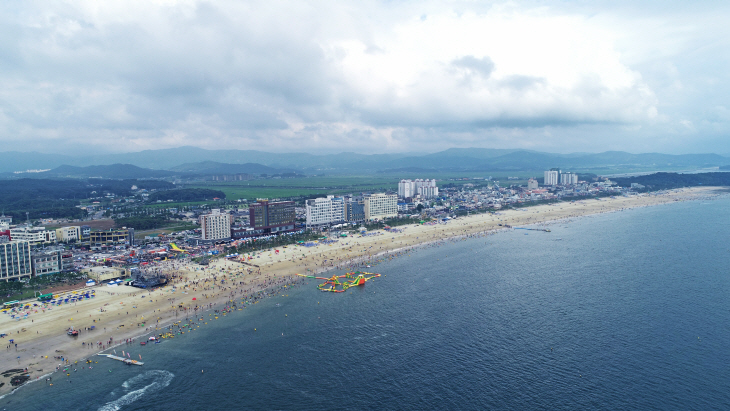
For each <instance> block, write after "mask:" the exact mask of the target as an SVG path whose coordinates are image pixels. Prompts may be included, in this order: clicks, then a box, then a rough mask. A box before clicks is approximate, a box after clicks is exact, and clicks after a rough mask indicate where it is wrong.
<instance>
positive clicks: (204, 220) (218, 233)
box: [199, 208, 233, 240]
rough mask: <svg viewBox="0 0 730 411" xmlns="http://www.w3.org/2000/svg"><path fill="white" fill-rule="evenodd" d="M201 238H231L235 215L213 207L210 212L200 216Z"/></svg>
mask: <svg viewBox="0 0 730 411" xmlns="http://www.w3.org/2000/svg"><path fill="white" fill-rule="evenodd" d="M199 222H200V231H201V233H202V235H201V238H202V239H203V240H228V239H230V238H231V224H232V223H233V216H231V215H230V214H228V213H223V212H221V210H220V209H217V208H216V209H213V210H212V211H211V212H210V214H203V215H201V216H200V217H199Z"/></svg>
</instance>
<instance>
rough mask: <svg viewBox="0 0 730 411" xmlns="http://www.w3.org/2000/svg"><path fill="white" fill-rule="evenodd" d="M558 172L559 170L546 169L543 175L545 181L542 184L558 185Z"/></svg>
mask: <svg viewBox="0 0 730 411" xmlns="http://www.w3.org/2000/svg"><path fill="white" fill-rule="evenodd" d="M559 174H560V172H559V171H557V170H550V171H546V172H545V173H544V175H545V182H544V184H545V185H546V186H556V185H558V183H559V180H558V178H559V177H558V176H559Z"/></svg>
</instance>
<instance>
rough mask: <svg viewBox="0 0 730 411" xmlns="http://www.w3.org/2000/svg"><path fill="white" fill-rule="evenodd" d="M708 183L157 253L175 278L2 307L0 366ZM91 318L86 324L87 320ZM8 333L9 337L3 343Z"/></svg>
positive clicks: (88, 348)
mask: <svg viewBox="0 0 730 411" xmlns="http://www.w3.org/2000/svg"><path fill="white" fill-rule="evenodd" d="M718 190H724V189H718V188H713V187H702V188H691V189H682V190H674V191H671V192H665V193H661V194H654V193H651V194H644V195H638V196H631V197H617V198H601V199H586V200H580V201H576V202H561V203H556V204H551V205H539V206H533V207H526V208H522V209H518V210H505V211H498V212H497V213H495V214H477V215H471V216H467V217H461V218H458V219H454V220H451V221H449V222H448V223H434V224H425V225H409V226H404V227H396V228H398V229H399V230H400V231H399V232H384V231H382V230H380V231H379V232H378V233H379V234H377V233H375V234H373V235H370V236H366V237H361V236H359V235H358V236H355V237H347V238H342V239H340V240H339V241H338V242H336V243H334V244H330V245H319V246H316V247H308V248H307V247H301V246H291V245H290V246H288V247H286V248H283V247H282V248H279V253H278V254H277V253H275V252H274V251H273V250H269V251H261V252H257V253H256V256H255V257H254V258H253V259H252V260H251V261H250V263H251V264H254V265H255V266H254V265H247V264H243V263H240V262H236V261H226V260H224V259H217V260H213V261H212V262H211V264H210V265H209V266H207V267H203V266H199V265H196V264H192V263H189V262H188V263H185V262H181V261H166V262H164V263H161V264H160V265H159V268H160V269H162V270H165V271H167V272H170V273H174V274H175V278H174V280H173V281H172V282H171V283H170V284H168V285H167V286H165V287H161V288H158V289H155V290H153V291H146V290H141V289H138V288H134V287H126V286H119V287H106V286H97V287H93V288H92V289H93V290H95V291H96V293H95V295H96V296H95V297H94V298H93V299H85V300H82V301H80V302H77V303H75V304H66V305H62V306H54V307H52V308H51V309H45V310H43V309H40V308H39V307H33V309H31V310H30V312H31V313H30V314H29V315H28V316H27V318H25V319H21V320H15V319H11V318H10V315H7V314H4V315H2V316H0V332H2V333H6V334H8V336H6V337H5V338H3V339H2V340H1V341H2V342H3V343H4V346H3V347H2V349H3V350H4V355H3V356H2V357H1V358H0V371H6V370H24V369H26V368H27V373H25V372H22V374H26V375H29V376H30V379H31V380H34V379H38V378H41V377H42V376H44V375H46V374H48V373H50V372H53V371H55V370H56V369H57V367H58V366H59V365H61V364H62V360H61V359H60V357H63V359H64V362H63V363H64V364H65V363H66V362H65V361H66V360H67V361H68V363H71V364H73V363H74V362H76V361H79V362H81V361H82V360H83V359H85V358H89V357H90V356H92V355H94V354H96V353H98V352H100V351H102V350H105V349H108V348H109V347H111V346H115V345H117V344H123V343H124V342H125V340H127V339H131V338H137V337H140V336H142V335H147V334H149V333H151V332H155V331H156V329H158V328H161V327H162V326H165V325H168V324H170V323H172V322H174V321H178V320H182V319H185V318H186V316H191V317H192V313H194V312H200V311H201V310H209V309H216V308H221V307H222V306H223V305H225V303H226V302H228V301H231V300H234V299H240V298H242V297H244V296H250V295H254V294H256V293H258V292H260V291H262V290H265V289H270V290H273V291H272V292H276V291H278V290H279V288H280V287H283V286H285V285H288V284H291V283H292V282H294V281H301V280H300V277H298V276H296V275H295V274H297V273H301V274H313V273H319V272H323V271H326V270H329V269H332V268H342V269H346V268H350V267H351V266H352V264H353V262H356V261H359V262H360V263H365V264H366V262H367V261H369V260H375V259H377V258H378V256H380V255H382V254H383V253H393V252H397V250H403V249H407V248H410V247H415V246H418V245H421V244H424V243H429V242H433V241H438V240H443V239H447V238H452V237H458V236H469V235H489V234H490V233H494V232H496V231H498V230H503V229H505V228H504V225H510V226H513V227H516V226H524V225H533V224H537V225H540V224H549V223H550V222H553V221H557V220H565V219H571V218H577V217H581V216H586V215H592V214H598V213H606V212H618V211H621V210H625V209H629V208H635V207H646V206H653V205H658V204H664V203H669V202H675V201H687V200H697V199H704V198H710V197H713V196H716V195H718V194H719V193H720V191H718ZM500 225H501V226H500ZM546 227H547V226H546ZM546 235H549V234H547V233H546ZM256 266H258V267H256ZM366 271H367V270H366ZM87 289H88V288H87ZM32 303H33V302H31V305H32ZM181 304H182V306H181ZM195 307H197V310H195ZM36 308H37V309H36ZM69 327H74V329H76V330H78V331H79V336H78V337H71V336H69V335H67V334H66V330H67V329H68V328H69ZM91 327H94V329H93V330H91ZM10 339H13V340H14V342H13V343H12V344H11V343H10V341H9V340H10ZM19 374H21V372H20V371H18V372H16V373H4V374H2V376H0V383H2V384H3V385H2V386H1V387H0V395H2V394H6V393H8V392H9V391H11V390H12V389H13V388H15V387H12V386H11V384H10V379H11V378H12V376H14V375H19Z"/></svg>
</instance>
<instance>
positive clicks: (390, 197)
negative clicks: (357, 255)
mask: <svg viewBox="0 0 730 411" xmlns="http://www.w3.org/2000/svg"><path fill="white" fill-rule="evenodd" d="M363 200H364V202H365V207H364V208H365V220H376V219H384V218H389V217H397V216H398V196H397V195H395V194H383V193H379V194H369V195H366V196H365V197H364V198H363Z"/></svg>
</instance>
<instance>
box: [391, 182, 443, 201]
mask: <svg viewBox="0 0 730 411" xmlns="http://www.w3.org/2000/svg"><path fill="white" fill-rule="evenodd" d="M417 195H420V196H421V198H424V199H429V198H435V197H438V195H439V189H438V187H436V180H429V179H425V180H421V179H420V178H419V179H416V180H415V181H411V180H401V181H400V182H399V183H398V197H400V198H413V197H415V196H417Z"/></svg>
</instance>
